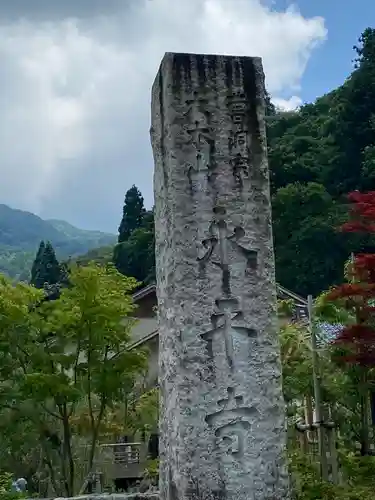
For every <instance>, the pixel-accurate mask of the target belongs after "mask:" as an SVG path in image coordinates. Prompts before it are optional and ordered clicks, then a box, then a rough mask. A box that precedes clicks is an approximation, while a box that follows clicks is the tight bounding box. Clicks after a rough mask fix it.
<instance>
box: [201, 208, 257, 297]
mask: <svg viewBox="0 0 375 500" xmlns="http://www.w3.org/2000/svg"><path fill="white" fill-rule="evenodd" d="M214 214H215V217H214V219H213V221H212V222H211V224H210V227H209V235H210V236H209V238H206V239H205V240H203V241H202V247H203V252H202V254H201V255H200V256H198V262H199V268H200V275H201V277H202V276H203V275H204V271H205V267H206V265H207V263H208V262H209V261H211V262H212V263H213V264H214V265H216V266H218V267H220V269H221V270H222V290H223V293H224V294H225V295H226V296H227V297H229V296H230V294H231V291H230V267H229V251H230V247H235V248H236V249H237V251H239V252H240V253H241V254H242V255H243V256H244V257H245V259H246V270H245V272H246V273H247V272H249V271H255V270H256V269H257V265H258V253H257V252H256V251H255V250H254V249H252V248H248V246H247V245H245V244H244V243H243V242H241V239H243V238H244V236H245V231H244V229H243V228H242V227H238V226H237V227H235V228H234V230H233V231H232V232H230V231H229V230H228V227H227V222H226V220H225V215H226V210H225V209H224V208H223V207H216V208H215V209H214ZM216 248H218V253H219V260H216V259H214V258H213V256H214V253H215V250H216Z"/></svg>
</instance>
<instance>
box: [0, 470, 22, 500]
mask: <svg viewBox="0 0 375 500" xmlns="http://www.w3.org/2000/svg"><path fill="white" fill-rule="evenodd" d="M11 488H12V474H10V473H9V472H3V473H0V500H16V499H18V498H23V497H25V495H24V494H22V493H18V492H16V491H12V490H11Z"/></svg>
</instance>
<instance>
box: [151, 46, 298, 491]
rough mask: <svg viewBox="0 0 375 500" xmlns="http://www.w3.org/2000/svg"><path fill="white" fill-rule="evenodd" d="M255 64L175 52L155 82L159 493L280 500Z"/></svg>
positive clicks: (283, 486) (280, 428) (279, 414)
mask: <svg viewBox="0 0 375 500" xmlns="http://www.w3.org/2000/svg"><path fill="white" fill-rule="evenodd" d="M264 93H265V89H264V76H263V70H262V62H261V59H259V58H248V57H229V56H211V55H209V56H203V55H196V54H172V53H167V54H166V55H165V56H164V59H163V61H162V63H161V66H160V70H159V73H158V75H157V77H156V79H155V82H154V85H153V89H152V126H151V139H152V146H153V152H154V159H155V175H154V190H155V228H156V274H157V296H158V307H159V338H160V353H159V356H160V359H159V370H160V390H161V416H160V459H161V465H160V489H161V499H162V500H265V499H273V500H276V499H277V500H283V499H287V498H289V493H288V475H287V473H286V469H285V459H284V451H285V441H286V437H285V419H284V402H283V397H282V389H281V375H280V372H281V369H280V359H279V347H278V342H277V315H276V288H275V276H274V254H273V244H272V226H271V206H270V194H269V178H268V164H267V154H266V139H265V123H264V113H265V103H264Z"/></svg>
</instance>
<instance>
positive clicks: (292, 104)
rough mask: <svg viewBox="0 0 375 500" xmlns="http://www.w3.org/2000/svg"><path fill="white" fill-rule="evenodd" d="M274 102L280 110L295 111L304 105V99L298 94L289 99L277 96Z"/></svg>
mask: <svg viewBox="0 0 375 500" xmlns="http://www.w3.org/2000/svg"><path fill="white" fill-rule="evenodd" d="M273 103H274V105H275V106H276V108H277V109H279V110H280V111H294V110H296V109H298V108H299V107H300V106H301V105H302V99H301V98H300V97H298V96H296V95H292V97H289V98H288V99H282V98H281V97H275V98H274V99H273Z"/></svg>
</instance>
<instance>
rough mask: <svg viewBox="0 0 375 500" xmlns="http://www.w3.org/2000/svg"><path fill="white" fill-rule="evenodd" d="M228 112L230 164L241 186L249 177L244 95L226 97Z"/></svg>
mask: <svg viewBox="0 0 375 500" xmlns="http://www.w3.org/2000/svg"><path fill="white" fill-rule="evenodd" d="M228 107H229V114H230V117H231V119H232V123H233V132H232V137H230V138H229V152H230V155H231V159H230V164H231V167H232V171H233V176H234V178H235V181H236V184H237V185H239V186H241V187H242V186H243V185H244V182H245V180H246V179H248V178H249V162H250V152H249V151H250V149H249V144H248V130H247V126H246V118H247V113H248V106H247V103H246V98H245V95H244V94H242V93H238V94H232V95H231V96H229V97H228Z"/></svg>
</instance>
